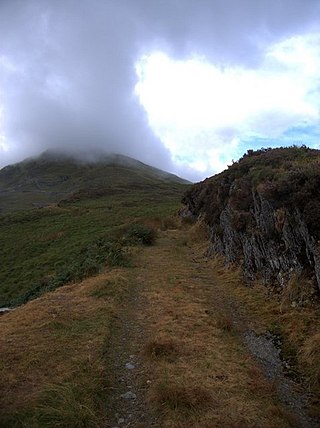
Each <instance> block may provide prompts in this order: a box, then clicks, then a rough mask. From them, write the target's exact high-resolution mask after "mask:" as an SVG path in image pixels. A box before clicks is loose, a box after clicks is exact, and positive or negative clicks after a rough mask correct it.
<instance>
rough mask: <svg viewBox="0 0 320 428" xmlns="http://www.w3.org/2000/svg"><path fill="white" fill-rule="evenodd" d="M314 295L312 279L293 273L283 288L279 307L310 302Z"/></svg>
mask: <svg viewBox="0 0 320 428" xmlns="http://www.w3.org/2000/svg"><path fill="white" fill-rule="evenodd" d="M315 295H316V289H315V285H314V283H313V281H311V280H310V279H307V278H304V277H303V276H301V275H298V274H294V275H292V277H291V278H290V279H289V281H288V283H287V284H286V286H285V287H284V289H283V292H282V296H281V308H282V309H284V308H288V307H290V306H291V307H297V306H298V307H302V306H307V305H308V304H310V303H312V302H313V300H314V297H315Z"/></svg>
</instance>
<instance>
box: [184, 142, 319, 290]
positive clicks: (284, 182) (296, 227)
mask: <svg viewBox="0 0 320 428" xmlns="http://www.w3.org/2000/svg"><path fill="white" fill-rule="evenodd" d="M319 166H320V151H318V150H311V149H308V148H305V147H302V148H297V147H293V148H286V149H284V148H281V149H266V150H260V151H257V152H250V154H248V155H245V156H244V157H243V158H242V159H240V161H239V162H237V163H235V164H233V165H232V166H231V167H229V169H228V170H226V171H224V172H222V173H221V174H218V175H216V176H214V177H211V178H209V179H206V180H204V181H203V182H201V183H198V184H196V185H195V186H193V188H192V189H191V190H189V191H188V192H187V193H186V195H185V196H184V198H183V202H184V203H185V204H186V206H187V210H189V211H191V213H192V214H193V215H197V216H201V218H205V221H206V222H207V224H208V226H209V230H210V236H211V243H210V247H209V249H208V253H209V254H211V255H214V254H221V255H223V256H224V257H225V260H226V263H228V264H229V263H238V264H239V263H241V264H242V266H243V270H244V275H245V278H246V279H247V280H253V279H255V278H262V279H264V282H265V284H267V285H270V284H275V283H279V284H280V285H281V286H282V287H283V286H284V285H285V284H286V283H287V281H288V280H289V278H290V277H292V275H293V274H297V275H304V276H306V277H308V278H310V279H312V280H313V281H314V282H315V284H317V286H318V288H319V289H320V246H319V242H320V230H319V223H320V210H318V208H319V207H320V204H319V202H320V168H319ZM308 207H310V208H309V209H308Z"/></svg>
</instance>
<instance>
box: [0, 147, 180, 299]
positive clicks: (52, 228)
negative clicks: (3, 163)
mask: <svg viewBox="0 0 320 428" xmlns="http://www.w3.org/2000/svg"><path fill="white" fill-rule="evenodd" d="M0 176H1V179H0V181H1V180H2V186H4V185H3V183H4V181H5V180H6V187H4V189H5V191H7V192H8V193H9V194H11V193H12V190H10V189H12V188H13V187H16V188H17V189H18V190H17V191H16V192H14V193H12V195H14V208H18V207H19V208H22V207H23V206H26V205H29V204H30V201H34V200H37V199H38V196H39V194H41V195H44V196H43V197H44V198H51V199H52V198H53V199H54V200H57V199H59V198H61V197H63V198H62V200H61V199H60V202H59V203H52V204H50V205H49V206H47V207H43V208H33V209H29V210H21V209H20V210H19V211H11V212H5V213H3V214H2V215H0V237H1V238H0V241H1V242H0V244H1V245H0V257H1V269H0V306H6V305H16V304H20V303H23V302H25V301H27V300H28V299H29V298H32V297H36V296H37V295H39V292H40V293H41V290H42V289H43V290H45V289H52V288H54V287H55V285H57V284H59V285H61V284H63V283H66V282H68V281H70V280H77V279H81V275H82V276H83V275H84V273H83V272H84V271H85V270H86V269H87V270H88V271H89V272H90V269H93V270H94V269H96V270H98V268H99V264H101V260H99V258H100V259H101V251H104V252H105V257H106V258H107V257H109V256H108V254H109V253H110V251H111V253H112V254H113V255H114V254H118V255H121V257H122V255H123V254H122V253H123V251H124V250H123V249H121V245H120V246H119V243H118V238H119V235H121V233H120V231H121V230H122V229H123V228H125V227H126V226H128V224H131V223H134V222H137V221H143V219H145V218H149V219H150V218H154V219H157V218H158V219H159V218H162V217H163V216H166V215H171V214H173V213H174V212H175V211H176V210H177V209H178V207H179V199H180V195H181V193H182V192H183V191H184V190H185V189H186V187H187V184H183V183H184V180H182V179H179V178H178V177H175V176H173V175H170V174H168V173H165V172H162V171H159V170H156V169H154V168H152V167H148V166H146V165H144V164H141V163H140V162H138V161H134V160H130V159H127V158H124V157H120V156H119V157H113V163H100V164H92V165H79V164H78V163H76V162H75V161H70V160H68V159H65V158H63V159H59V158H54V159H53V160H52V159H51V157H50V156H49V157H48V155H45V156H42V157H40V158H39V159H38V160H32V161H25V162H22V163H21V164H17V165H13V166H9V167H7V168H4V170H1V171H0ZM26 177H29V178H28V179H27V178H26ZM45 177H46V178H45ZM62 177H67V178H65V179H62ZM45 179H46V180H47V181H46V184H45V183H44V180H45ZM59 180H60V181H59ZM49 181H50V183H51V184H52V186H53V188H54V189H55V192H51V191H50V192H48V186H49V184H48V183H49ZM35 183H38V184H39V183H42V184H41V185H42V186H43V187H44V188H46V189H47V190H45V191H41V192H40V193H38V192H37V191H36V190H35ZM39 185H40V184H39ZM28 186H29V190H28V191H27V190H26V188H28ZM82 186H86V187H82ZM19 189H20V190H19ZM51 193H53V195H52V194H51ZM12 197H13V196H12ZM46 200H48V199H46ZM3 201H6V197H4V199H3ZM6 203H7V202H6ZM32 203H33V202H32ZM9 208H10V205H9V206H6V210H7V211H8V210H9ZM107 249H108V250H107ZM109 258H110V257H109ZM117 262H118V260H117Z"/></svg>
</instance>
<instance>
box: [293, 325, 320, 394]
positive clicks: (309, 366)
mask: <svg viewBox="0 0 320 428" xmlns="http://www.w3.org/2000/svg"><path fill="white" fill-rule="evenodd" d="M298 358H299V362H300V364H301V365H302V366H304V367H305V368H306V371H307V374H308V378H309V380H310V382H311V384H312V385H314V386H316V387H317V388H318V389H320V332H317V333H315V334H313V335H312V336H310V337H308V338H307V339H306V340H305V341H304V343H303V346H302V347H301V349H300V352H299V355H298Z"/></svg>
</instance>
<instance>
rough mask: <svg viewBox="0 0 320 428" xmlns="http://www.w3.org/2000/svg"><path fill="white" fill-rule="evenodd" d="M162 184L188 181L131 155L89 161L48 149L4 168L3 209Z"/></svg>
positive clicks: (0, 205) (0, 199) (0, 173)
mask: <svg viewBox="0 0 320 428" xmlns="http://www.w3.org/2000/svg"><path fill="white" fill-rule="evenodd" d="M161 183H162V184H168V183H170V184H174V183H176V184H186V183H187V181H186V180H183V179H181V178H179V177H177V176H175V175H173V174H169V173H167V172H165V171H161V170H159V169H157V168H153V167H151V166H149V165H146V164H144V163H142V162H139V161H137V160H135V159H132V158H129V157H127V156H122V155H115V154H110V155H101V156H100V157H99V160H98V161H95V162H93V161H92V162H89V161H85V160H79V159H75V158H72V157H68V156H67V155H62V154H58V153H54V152H49V151H48V152H44V153H43V154H42V155H41V156H39V157H38V158H30V159H26V160H24V161H23V162H19V163H17V164H14V165H9V166H7V167H5V168H2V169H1V170H0V212H10V211H17V210H24V209H30V208H34V207H36V208H37V207H43V206H47V205H50V204H52V203H57V202H59V201H60V200H61V199H64V198H68V197H69V196H70V195H72V194H73V193H75V192H76V191H80V192H84V191H86V192H87V193H88V189H89V190H90V191H93V190H94V196H95V197H97V196H103V195H104V194H110V193H121V192H122V193H123V192H125V191H127V190H128V186H130V187H131V188H132V190H133V191H134V190H135V189H136V188H137V187H138V188H139V187H141V186H142V187H143V188H146V187H148V186H149V187H150V186H152V185H153V184H156V185H159V184H161Z"/></svg>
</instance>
